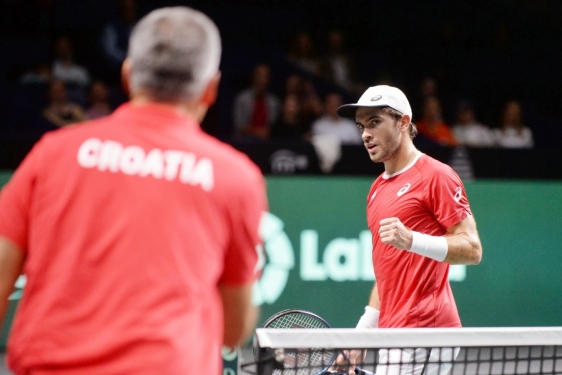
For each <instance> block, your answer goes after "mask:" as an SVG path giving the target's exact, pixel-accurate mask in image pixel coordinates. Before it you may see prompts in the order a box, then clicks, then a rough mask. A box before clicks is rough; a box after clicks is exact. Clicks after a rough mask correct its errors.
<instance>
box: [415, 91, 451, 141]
mask: <svg viewBox="0 0 562 375" xmlns="http://www.w3.org/2000/svg"><path fill="white" fill-rule="evenodd" d="M422 111H423V113H422V116H423V117H422V118H421V119H420V120H418V121H416V122H415V123H416V125H417V127H418V132H419V134H421V135H423V136H424V137H426V138H427V139H429V140H431V141H433V142H436V143H438V144H440V145H442V146H456V145H457V144H458V142H457V140H456V138H455V136H454V135H453V132H452V131H451V128H450V127H449V125H448V124H447V123H446V122H445V121H443V116H442V114H441V103H440V102H439V99H437V98H436V97H435V96H429V97H427V98H426V99H425V102H424V104H423V109H422Z"/></svg>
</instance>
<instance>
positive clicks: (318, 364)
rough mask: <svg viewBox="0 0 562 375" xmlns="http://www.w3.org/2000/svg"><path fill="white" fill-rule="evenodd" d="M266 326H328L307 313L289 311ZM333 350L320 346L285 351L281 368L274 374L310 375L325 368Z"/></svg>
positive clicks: (331, 357)
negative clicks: (289, 312)
mask: <svg viewBox="0 0 562 375" xmlns="http://www.w3.org/2000/svg"><path fill="white" fill-rule="evenodd" d="M268 328H328V326H327V325H326V323H325V322H323V321H322V320H320V319H318V318H316V317H314V316H311V315H309V314H302V313H298V312H295V313H291V314H286V315H283V316H281V317H279V318H277V319H276V320H274V321H273V322H271V324H270V325H268ZM334 358H335V352H334V351H333V350H326V349H322V348H311V349H297V350H291V351H287V352H286V353H285V359H284V360H283V367H284V369H283V370H275V371H274V374H275V375H312V374H317V373H320V372H322V371H323V370H325V369H326V368H327V367H328V366H329V365H330V364H331V363H332V362H333V360H334Z"/></svg>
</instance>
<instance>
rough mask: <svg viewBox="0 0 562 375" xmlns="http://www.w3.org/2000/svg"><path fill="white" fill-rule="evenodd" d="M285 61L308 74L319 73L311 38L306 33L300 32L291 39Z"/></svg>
mask: <svg viewBox="0 0 562 375" xmlns="http://www.w3.org/2000/svg"><path fill="white" fill-rule="evenodd" d="M287 59H288V60H289V61H290V62H291V63H293V64H295V65H296V66H298V67H299V68H301V69H302V70H304V71H306V72H308V73H311V74H319V73H320V64H319V62H318V59H317V58H316V55H315V52H314V44H313V42H312V37H311V36H310V34H309V33H308V32H306V31H301V32H300V33H298V34H297V35H296V36H295V37H294V38H293V40H292V43H291V46H290V47H289V53H288V54H287Z"/></svg>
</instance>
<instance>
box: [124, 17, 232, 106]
mask: <svg viewBox="0 0 562 375" xmlns="http://www.w3.org/2000/svg"><path fill="white" fill-rule="evenodd" d="M220 55H221V41H220V35H219V31H218V29H217V27H216V26H215V24H214V23H213V22H212V21H211V20H210V19H209V18H208V17H207V16H205V15H204V14H203V13H201V12H198V11H196V10H193V9H191V8H187V7H169V8H161V9H157V10H154V11H152V12H151V13H149V14H148V15H147V16H145V17H144V18H143V19H141V20H140V21H139V23H138V24H137V25H136V26H135V28H134V30H133V32H132V34H131V38H130V41H129V51H128V58H129V59H130V62H131V73H130V77H129V80H130V89H131V92H132V93H133V94H135V93H142V94H143V95H146V96H148V97H149V98H150V99H151V100H154V101H157V102H165V103H170V102H172V103H173V102H190V101H193V100H195V99H197V98H198V96H199V95H200V94H202V92H203V90H204V89H205V88H206V85H207V84H208V83H209V81H210V80H211V79H212V78H213V77H214V76H215V74H216V73H217V72H218V68H219V62H220Z"/></svg>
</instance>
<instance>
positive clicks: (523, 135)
mask: <svg viewBox="0 0 562 375" xmlns="http://www.w3.org/2000/svg"><path fill="white" fill-rule="evenodd" d="M494 135H495V138H496V143H497V144H498V145H499V146H501V147H505V148H533V147H534V141H533V133H532V131H531V129H529V128H528V127H526V126H525V123H524V121H523V113H522V111H521V105H520V104H519V102H518V101H516V100H512V101H508V102H507V103H506V104H505V107H504V110H503V114H502V118H501V125H500V127H499V129H495V131H494Z"/></svg>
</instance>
